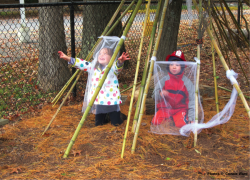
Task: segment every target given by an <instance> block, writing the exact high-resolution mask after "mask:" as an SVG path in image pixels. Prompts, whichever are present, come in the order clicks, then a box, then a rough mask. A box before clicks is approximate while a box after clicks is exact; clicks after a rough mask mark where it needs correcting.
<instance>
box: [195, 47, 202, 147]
mask: <svg viewBox="0 0 250 180" xmlns="http://www.w3.org/2000/svg"><path fill="white" fill-rule="evenodd" d="M200 50H201V47H200V44H198V45H197V58H198V59H200ZM199 79H200V63H197V73H196V85H195V123H196V124H198V121H199V119H198V118H199V103H198V97H199ZM196 144H197V131H195V133H194V147H195V146H196Z"/></svg>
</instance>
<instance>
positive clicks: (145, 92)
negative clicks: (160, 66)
mask: <svg viewBox="0 0 250 180" xmlns="http://www.w3.org/2000/svg"><path fill="white" fill-rule="evenodd" d="M168 1H169V0H165V2H164V6H163V10H162V15H161V21H160V26H159V31H158V35H157V39H156V43H155V47H154V51H153V56H152V57H155V58H156V54H157V50H158V46H159V43H160V39H161V34H162V29H163V24H164V19H165V15H166V11H167V6H168ZM154 61H155V60H154V59H152V62H151V64H150V69H149V73H148V77H147V83H146V86H145V90H144V94H143V99H142V106H141V109H140V114H139V119H138V123H137V126H136V131H135V134H134V140H133V145H132V150H131V153H132V154H134V152H135V147H136V142H137V139H138V135H139V129H140V124H141V121H142V115H143V111H144V106H145V103H146V99H147V93H148V89H149V84H150V80H151V77H152V73H153V69H154Z"/></svg>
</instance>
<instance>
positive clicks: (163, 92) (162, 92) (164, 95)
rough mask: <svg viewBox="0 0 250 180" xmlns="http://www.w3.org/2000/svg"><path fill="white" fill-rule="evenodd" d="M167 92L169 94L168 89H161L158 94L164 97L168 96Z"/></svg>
mask: <svg viewBox="0 0 250 180" xmlns="http://www.w3.org/2000/svg"><path fill="white" fill-rule="evenodd" d="M168 94H169V92H168V91H166V90H162V91H161V92H160V95H161V97H163V98H164V97H166V96H168Z"/></svg>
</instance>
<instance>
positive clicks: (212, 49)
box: [208, 0, 220, 114]
mask: <svg viewBox="0 0 250 180" xmlns="http://www.w3.org/2000/svg"><path fill="white" fill-rule="evenodd" d="M208 7H211V0H209V1H208ZM209 18H210V30H212V15H211V8H209ZM211 51H212V52H211V53H212V61H213V75H214V95H215V104H216V111H217V114H218V113H219V112H220V109H219V99H218V89H217V76H216V68H215V57H214V46H213V43H212V42H211Z"/></svg>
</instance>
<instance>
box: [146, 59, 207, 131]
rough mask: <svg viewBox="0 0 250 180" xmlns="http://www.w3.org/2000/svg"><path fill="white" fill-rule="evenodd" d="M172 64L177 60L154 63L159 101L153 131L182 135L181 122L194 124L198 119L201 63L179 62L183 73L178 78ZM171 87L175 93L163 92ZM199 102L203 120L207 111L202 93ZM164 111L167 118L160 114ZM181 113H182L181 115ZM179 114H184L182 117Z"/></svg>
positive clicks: (155, 97) (152, 124) (153, 95)
mask: <svg viewBox="0 0 250 180" xmlns="http://www.w3.org/2000/svg"><path fill="white" fill-rule="evenodd" d="M171 63H173V62H172V61H170V62H166V61H156V62H155V66H154V74H153V78H152V79H153V80H154V91H153V94H152V98H153V99H154V100H155V116H154V118H153V119H152V121H151V126H150V131H151V132H152V133H156V134H171V135H180V131H179V130H180V127H181V126H180V124H183V122H184V124H183V125H185V124H186V123H191V122H192V123H193V122H194V121H195V84H196V73H197V72H196V71H197V63H196V62H184V61H178V63H179V64H180V65H181V67H182V73H181V74H179V75H178V78H179V79H178V80H177V79H175V77H177V76H172V75H171V73H170V74H169V66H170V64H171ZM166 81H168V83H166V84H165V82H166ZM169 85H170V86H169ZM175 85H176V86H175ZM168 86H169V87H170V90H169V92H170V93H171V95H169V96H166V98H165V97H164V98H163V97H162V96H161V95H160V93H161V92H162V91H163V89H166V88H167V87H168ZM176 88H177V89H176ZM182 97H183V99H182ZM198 104H199V123H202V122H203V119H204V113H203V108H202V105H201V102H200V97H199V96H198ZM180 107H181V108H180ZM160 110H161V112H163V113H164V115H163V118H162V116H160V117H159V116H158V115H159V114H158V115H156V114H157V113H158V111H160ZM177 114H179V115H180V116H177ZM178 117H180V119H179V118H178ZM183 118H185V119H183ZM176 120H177V121H178V122H177V121H176ZM181 121H183V122H181Z"/></svg>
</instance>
